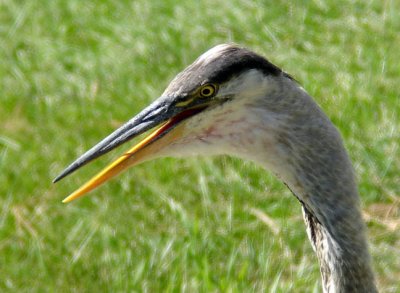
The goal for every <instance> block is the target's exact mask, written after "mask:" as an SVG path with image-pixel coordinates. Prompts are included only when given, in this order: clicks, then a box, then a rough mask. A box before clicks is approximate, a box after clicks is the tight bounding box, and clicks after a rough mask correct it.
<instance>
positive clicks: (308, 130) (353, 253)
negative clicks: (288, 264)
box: [266, 84, 377, 292]
mask: <svg viewBox="0 0 400 293" xmlns="http://www.w3.org/2000/svg"><path fill="white" fill-rule="evenodd" d="M287 88H290V87H288V85H287V84H286V85H284V86H283V87H282V88H281V89H280V90H278V91H277V93H279V92H280V94H278V95H277V96H276V98H275V99H274V97H273V96H272V97H271V96H269V97H268V103H270V104H269V105H267V106H266V109H268V111H269V112H268V115H269V116H271V115H273V113H274V112H275V113H279V115H277V117H279V118H277V120H278V122H279V123H278V124H279V126H278V127H277V128H276V129H275V132H274V140H275V144H276V146H277V147H276V150H275V151H276V153H275V156H274V158H273V161H272V163H271V159H270V158H268V159H267V160H266V161H267V163H268V164H266V166H267V167H268V168H269V169H272V170H273V171H274V172H275V173H276V174H277V175H278V176H279V177H281V179H282V180H283V181H284V182H285V183H286V184H287V185H288V187H289V188H290V189H291V190H292V192H293V193H294V195H295V196H296V197H297V198H298V199H299V201H300V202H301V204H302V207H303V214H304V220H305V223H306V226H307V233H308V236H309V239H310V241H311V244H312V246H313V249H314V251H315V252H316V254H317V257H318V259H319V263H320V270H321V275H322V282H323V287H324V292H376V291H377V290H376V287H375V285H374V277H373V273H372V270H371V266H370V256H369V253H368V247H367V241H366V236H365V226H364V222H363V220H362V216H361V212H360V204H359V196H358V192H357V187H356V184H355V180H354V175H353V169H352V166H351V162H350V160H349V158H348V155H347V153H346V151H345V149H344V146H343V143H342V139H341V137H340V135H339V133H338V131H337V130H336V128H335V127H334V126H333V125H332V123H331V122H330V120H329V119H328V118H327V117H326V115H325V114H324V113H323V112H322V111H321V109H320V108H319V107H318V106H317V105H316V103H315V102H314V101H313V100H312V99H311V98H310V97H309V96H308V95H307V94H306V93H305V92H304V91H303V90H301V89H300V88H298V87H297V86H293V85H292V88H291V91H289V92H288V91H287V90H286V93H285V89H287ZM282 93H283V95H285V96H284V97H283V96H282ZM282 101H285V102H284V104H282ZM274 107H275V108H274ZM271 113H272V114H271ZM268 156H270V155H268ZM276 158H279V163H276V162H277V159H276Z"/></svg>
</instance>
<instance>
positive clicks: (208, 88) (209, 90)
mask: <svg viewBox="0 0 400 293" xmlns="http://www.w3.org/2000/svg"><path fill="white" fill-rule="evenodd" d="M216 89H217V88H216V86H215V85H214V84H206V85H204V86H203V87H202V88H201V89H200V95H201V96H202V97H203V98H209V97H211V96H212V95H214V94H215V91H216Z"/></svg>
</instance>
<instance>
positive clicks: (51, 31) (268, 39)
mask: <svg viewBox="0 0 400 293" xmlns="http://www.w3.org/2000/svg"><path fill="white" fill-rule="evenodd" d="M153 2H154V3H153ZM248 2H250V1H248ZM289 2H291V1H254V2H252V3H245V2H244V1H235V0H234V1H218V0H217V1H210V0H208V1H202V2H199V1H186V2H185V3H180V4H176V3H174V2H172V1H108V2H106V1H80V0H68V1H66V0H65V1H62V0H51V1H50V0H44V1H17V0H3V1H0V61H1V62H0V174H1V175H0V276H1V277H0V291H10V292H17V291H18V292H23V291H29V292H46V291H47V292H48V291H50V292H51V291H52V292H70V291H73V292H124V291H147V292H157V291H161V290H162V291H167V292H176V291H184V292H193V291H201V292H208V291H214V292H215V291H222V292H245V291H247V292H248V291H255V292H262V291H265V292H288V291H293V292H310V291H316V292H318V291H321V289H320V281H319V278H320V276H319V269H318V265H317V259H316V257H315V255H314V254H313V252H312V249H311V246H310V244H309V243H308V240H307V237H306V234H305V229H304V224H303V222H302V218H301V211H300V206H299V204H298V202H297V201H296V200H295V199H294V197H293V196H292V195H291V194H290V192H289V191H288V190H287V189H286V187H285V186H284V185H283V184H281V183H280V182H279V181H278V180H277V179H275V178H274V177H273V176H272V175H270V174H269V173H268V172H267V171H265V170H263V169H261V168H259V167H258V166H256V165H253V164H251V163H249V162H243V161H241V160H238V159H234V158H229V157H219V158H191V159H187V160H177V159H159V160H157V161H153V162H149V163H146V164H143V165H140V166H138V167H135V168H133V169H131V170H129V171H128V172H126V173H125V174H123V175H122V176H120V177H119V178H118V179H116V180H113V181H112V182H110V183H108V184H107V185H105V186H103V187H101V188H100V189H98V190H96V191H95V192H93V193H92V194H91V195H90V196H88V197H86V198H84V199H81V200H79V201H76V202H73V203H72V204H68V205H64V204H61V200H62V199H63V198H64V197H65V196H66V195H68V193H69V192H71V191H73V190H74V189H75V188H76V187H78V186H79V185H80V184H82V183H83V182H84V181H85V180H86V179H88V178H89V177H90V176H91V175H93V174H94V173H95V172H96V171H98V170H99V169H100V168H101V167H102V166H104V165H105V164H106V163H108V162H109V160H111V158H113V157H115V156H116V155H117V154H119V153H120V152H122V150H121V149H120V150H119V151H116V152H113V153H112V154H111V155H109V156H107V157H106V158H103V159H101V160H99V161H96V162H94V163H92V164H90V165H88V166H87V167H85V168H84V169H82V170H81V171H79V172H77V173H76V174H74V176H71V177H70V178H68V179H66V180H63V181H62V182H60V183H59V184H56V185H52V183H51V180H52V179H53V178H54V176H55V175H57V174H58V173H59V172H60V171H61V170H62V169H63V168H64V167H65V166H66V165H67V164H69V163H70V162H71V161H72V160H73V159H75V158H76V157H77V156H78V155H79V154H81V153H82V152H83V151H85V150H86V149H88V148H89V147H90V146H92V145H93V144H95V143H96V142H97V141H99V140H100V139H101V138H103V137H104V136H105V135H106V134H108V133H109V132H111V131H112V130H113V129H115V128H116V127H117V126H118V125H120V124H121V123H123V122H124V121H126V120H128V119H129V118H130V117H132V116H133V115H134V114H135V113H137V112H138V111H139V110H140V109H141V108H143V107H144V106H146V105H147V104H148V103H149V102H150V101H151V100H153V99H155V98H156V97H158V96H159V95H160V94H161V93H162V91H163V90H164V88H165V86H166V85H167V84H168V82H169V81H170V80H171V79H172V78H173V76H174V75H175V74H176V73H178V72H179V71H180V70H182V69H183V68H184V67H185V66H186V65H188V64H189V63H191V62H192V61H193V60H194V59H195V58H196V57H197V56H198V55H200V54H201V53H202V52H204V51H205V50H206V49H208V48H210V47H212V46H214V45H216V44H218V43H223V42H232V41H233V42H236V43H239V44H241V45H244V46H247V47H249V48H252V49H253V50H255V51H257V52H259V53H261V54H263V55H264V56H267V57H268V58H269V59H270V60H271V61H273V62H274V63H276V64H277V65H279V66H281V67H282V68H284V69H285V70H286V71H287V72H289V73H291V74H292V75H293V76H294V77H295V78H296V79H297V80H299V82H300V83H301V84H302V85H303V86H304V88H305V89H306V90H307V91H308V92H309V93H310V94H311V95H312V96H314V97H315V99H316V100H317V102H318V103H319V104H320V105H321V107H322V108H323V109H324V110H325V111H326V113H327V114H328V116H329V117H330V118H331V119H332V120H333V122H334V123H335V124H336V125H337V126H338V128H339V129H340V131H341V132H342V134H343V137H344V139H345V143H346V146H347V148H348V150H349V153H350V156H351V158H352V160H353V162H354V166H355V169H356V172H357V174H358V178H359V188H360V194H361V196H362V202H363V209H364V211H365V215H366V218H367V222H368V228H369V239H370V247H371V252H372V256H373V263H374V268H375V271H376V275H377V279H378V282H379V286H380V288H381V290H382V292H399V291H400V285H399V281H398V280H399V279H400V257H399V255H400V232H399V231H400V223H399V218H400V197H399V194H400V187H399V186H400V181H399V178H400V177H399V170H400V150H399V141H400V134H399V126H400V102H399V101H400V96H399V93H400V85H399V76H400V66H399V59H400V54H399V48H400V34H399V31H400V2H399V1H394V0H393V1H379V0H375V1H355V2H354V3H353V1H324V0H319V1H297V2H295V3H296V4H294V3H292V4H288V3H289ZM126 147H129V146H126ZM126 147H122V149H124V148H126ZM171 174H173V176H171ZM263 214H265V215H267V216H268V217H269V218H270V219H271V220H272V221H273V222H274V223H275V227H276V228H277V229H275V230H273V229H271V227H269V226H268V225H266V224H264V222H263V221H262V220H261V218H262V217H261V216H262V215H263Z"/></svg>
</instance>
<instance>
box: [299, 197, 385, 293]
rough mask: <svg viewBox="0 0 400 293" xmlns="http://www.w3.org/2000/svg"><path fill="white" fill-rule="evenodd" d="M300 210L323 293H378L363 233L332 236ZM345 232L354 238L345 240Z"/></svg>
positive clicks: (335, 233)
mask: <svg viewBox="0 0 400 293" xmlns="http://www.w3.org/2000/svg"><path fill="white" fill-rule="evenodd" d="M302 208H303V216H304V221H305V224H306V227H307V234H308V237H309V239H310V242H311V245H312V247H313V249H314V251H315V253H316V255H317V257H318V260H319V264H320V272H321V277H322V285H323V290H324V292H377V291H376V288H375V285H374V278H373V273H372V271H371V269H370V263H369V262H370V260H369V254H368V250H367V247H366V241H365V239H364V235H363V233H362V232H361V233H360V231H354V230H353V231H350V230H352V229H351V228H350V229H346V230H347V232H342V233H338V230H333V231H334V232H332V231H330V230H329V229H328V227H325V226H324V225H323V224H322V223H321V222H320V221H319V220H318V219H317V218H316V217H315V216H314V215H313V214H311V213H310V211H309V210H308V209H307V207H305V206H304V205H303V206H302ZM361 231H362V227H361ZM348 232H350V233H356V235H354V234H353V235H352V236H350V237H348V236H347V235H348ZM343 234H345V235H343Z"/></svg>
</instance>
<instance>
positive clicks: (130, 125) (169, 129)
mask: <svg viewBox="0 0 400 293" xmlns="http://www.w3.org/2000/svg"><path fill="white" fill-rule="evenodd" d="M206 107H207V106H204V105H203V106H201V105H200V106H196V107H193V108H189V109H182V108H179V107H177V106H175V105H173V103H171V102H169V99H168V98H163V97H161V98H159V99H157V100H156V101H154V102H153V103H152V104H151V105H150V106H149V107H147V108H146V109H144V110H143V111H142V112H140V113H139V114H138V115H137V116H135V117H134V118H132V119H131V120H129V121H128V122H127V123H126V124H124V125H123V126H121V127H120V128H118V129H117V130H115V131H114V132H113V133H111V134H110V135H109V136H107V137H106V138H105V139H103V140H102V141H101V142H99V143H98V144H97V145H95V146H94V147H92V148H91V149H90V150H89V151H87V152H86V153H84V154H83V155H82V156H81V157H79V158H78V159H77V160H76V161H74V162H73V163H72V164H71V165H69V166H68V167H67V168H66V169H65V170H64V171H63V172H62V173H61V174H60V175H59V176H57V177H56V178H55V179H54V181H53V182H54V183H55V182H57V181H59V180H61V179H62V178H64V177H66V176H67V175H69V174H71V173H72V172H74V171H76V170H77V169H79V168H80V167H82V166H83V165H85V164H87V163H89V162H90V161H92V160H94V159H96V158H98V157H100V156H101V155H103V154H105V153H107V152H109V151H111V150H112V149H114V148H116V147H118V146H119V145H121V144H123V143H125V142H127V141H129V140H131V139H133V138H134V137H136V136H138V135H140V134H142V133H143V132H146V131H147V130H149V129H152V128H155V127H157V126H158V128H156V129H155V130H154V131H153V132H151V133H150V134H149V135H148V136H146V137H145V138H144V139H143V140H142V141H140V142H139V143H138V144H136V145H135V146H134V147H132V148H131V149H130V150H128V151H127V152H126V153H124V154H123V155H122V156H120V157H119V158H118V159H116V160H115V161H114V162H112V163H111V164H110V165H108V166H107V167H106V168H104V169H103V170H102V171H101V172H99V173H98V174H97V175H95V176H94V177H93V178H92V179H90V180H89V181H88V182H86V183H85V184H84V185H83V186H82V187H80V188H79V189H77V190H76V191H75V192H73V193H72V194H71V195H69V196H68V197H67V198H65V199H64V200H63V202H64V203H67V202H70V201H72V200H74V199H76V198H78V197H81V196H83V195H84V194H86V193H88V192H89V191H91V190H93V189H94V188H96V187H97V186H99V185H101V184H102V183H104V182H106V181H107V180H109V179H110V178H112V177H114V176H116V175H118V174H119V173H121V172H122V171H123V170H125V169H126V168H127V167H129V166H133V165H137V164H139V163H141V162H144V161H147V160H149V159H151V158H154V157H156V156H157V152H158V151H159V150H161V149H162V148H163V147H165V146H166V145H169V144H170V143H171V142H172V141H174V140H176V139H177V138H179V137H180V136H181V131H180V130H179V129H176V128H175V126H177V125H178V124H179V123H180V122H181V121H183V120H185V119H187V118H189V117H190V116H193V115H195V114H197V113H199V112H200V111H202V110H204V109H205V108H206Z"/></svg>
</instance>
